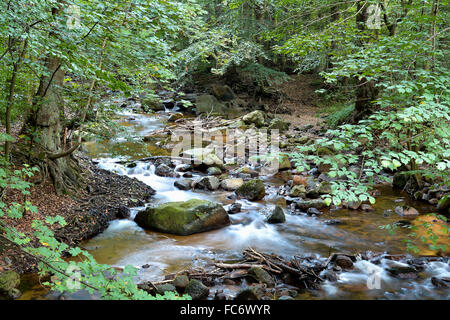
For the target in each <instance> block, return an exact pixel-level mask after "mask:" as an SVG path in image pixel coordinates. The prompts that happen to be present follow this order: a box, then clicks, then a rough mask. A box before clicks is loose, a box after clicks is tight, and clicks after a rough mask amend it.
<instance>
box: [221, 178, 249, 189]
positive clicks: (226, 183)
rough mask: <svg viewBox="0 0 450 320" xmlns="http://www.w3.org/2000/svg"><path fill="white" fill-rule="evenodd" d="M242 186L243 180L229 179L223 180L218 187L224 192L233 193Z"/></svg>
mask: <svg viewBox="0 0 450 320" xmlns="http://www.w3.org/2000/svg"><path fill="white" fill-rule="evenodd" d="M243 184H244V180H243V179H242V178H230V179H225V180H223V181H222V183H221V184H220V186H221V187H222V189H224V190H227V191H235V190H237V189H238V188H239V187H240V186H242V185H243Z"/></svg>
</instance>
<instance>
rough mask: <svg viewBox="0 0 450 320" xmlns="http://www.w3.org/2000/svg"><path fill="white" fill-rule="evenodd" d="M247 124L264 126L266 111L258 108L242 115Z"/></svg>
mask: <svg viewBox="0 0 450 320" xmlns="http://www.w3.org/2000/svg"><path fill="white" fill-rule="evenodd" d="M242 120H243V121H244V123H245V124H254V125H255V126H257V127H262V126H263V125H264V122H265V120H264V112H262V111H260V110H256V111H253V112H250V113H248V114H246V115H245V116H243V117H242Z"/></svg>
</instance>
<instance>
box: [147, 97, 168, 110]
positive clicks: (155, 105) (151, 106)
mask: <svg viewBox="0 0 450 320" xmlns="http://www.w3.org/2000/svg"><path fill="white" fill-rule="evenodd" d="M142 108H143V109H144V111H145V112H148V111H150V110H151V111H164V110H165V108H164V104H162V103H161V102H160V101H158V100H157V99H155V98H146V99H144V100H142Z"/></svg>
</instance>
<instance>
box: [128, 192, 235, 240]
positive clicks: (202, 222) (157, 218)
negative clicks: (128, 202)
mask: <svg viewBox="0 0 450 320" xmlns="http://www.w3.org/2000/svg"><path fill="white" fill-rule="evenodd" d="M135 221H136V223H137V224H138V225H139V226H140V227H142V228H144V229H152V230H157V231H161V232H166V233H170V234H178V235H183V236H185V235H190V234H194V233H199V232H205V231H210V230H214V229H219V228H222V227H225V226H228V225H229V224H230V218H229V217H228V214H227V212H226V211H225V209H224V208H223V207H222V205H220V204H218V203H213V202H210V201H206V200H198V199H192V200H189V201H185V202H169V203H165V204H162V205H159V206H157V207H149V208H146V209H145V210H143V211H140V212H139V213H138V214H137V215H136V218H135Z"/></svg>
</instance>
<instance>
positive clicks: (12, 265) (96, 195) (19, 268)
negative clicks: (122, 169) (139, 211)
mask: <svg viewBox="0 0 450 320" xmlns="http://www.w3.org/2000/svg"><path fill="white" fill-rule="evenodd" d="M76 158H77V160H78V162H79V164H80V168H81V170H82V172H83V179H84V181H83V184H82V187H81V188H80V189H79V190H78V192H77V194H74V195H71V196H69V195H64V196H58V195H56V193H55V191H54V187H53V185H52V183H51V182H50V181H46V182H44V183H43V184H40V185H34V186H32V187H31V188H30V195H29V196H27V200H28V201H30V202H31V203H32V204H33V205H35V206H36V207H37V213H31V212H27V213H25V215H24V217H23V219H21V220H20V225H19V224H17V223H16V222H15V221H14V220H10V221H9V222H10V223H11V224H12V225H14V226H15V227H16V228H17V229H18V231H20V232H23V233H25V234H32V232H33V229H32V227H31V223H32V221H33V220H40V221H43V220H45V218H46V217H54V216H57V215H59V216H61V217H63V218H64V219H65V220H66V222H67V225H66V226H65V227H63V228H61V227H59V228H56V229H53V231H54V232H55V235H56V238H57V239H58V240H60V241H63V242H65V243H67V244H69V245H71V246H76V245H78V244H79V243H80V242H81V241H83V240H87V239H91V238H93V237H95V236H96V235H98V234H100V233H101V232H103V231H104V230H105V229H106V228H107V227H108V225H109V222H110V221H112V220H115V219H125V218H128V217H129V215H130V208H133V207H137V206H142V205H143V204H144V203H146V202H148V201H149V199H150V198H151V196H152V195H154V194H155V190H153V189H152V188H151V187H150V186H148V185H146V184H144V183H143V182H141V181H138V180H137V179H132V178H130V177H127V176H124V175H119V174H115V173H113V172H110V171H107V170H103V169H100V168H98V166H97V165H96V164H95V163H94V162H93V161H92V160H91V159H90V158H88V157H87V156H86V155H83V154H78V155H77V156H76ZM5 198H6V199H8V201H11V202H13V201H20V200H22V199H21V198H23V196H22V195H21V194H19V193H17V192H9V193H8V194H6V195H5ZM36 266H37V265H36V261H33V259H30V258H29V257H27V256H26V255H25V254H23V253H22V252H20V251H18V250H17V248H16V247H15V246H13V245H11V244H9V243H7V242H5V241H4V240H3V241H2V240H1V239H0V271H1V270H13V271H15V272H17V273H19V274H22V273H25V272H35V271H37V268H36Z"/></svg>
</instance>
